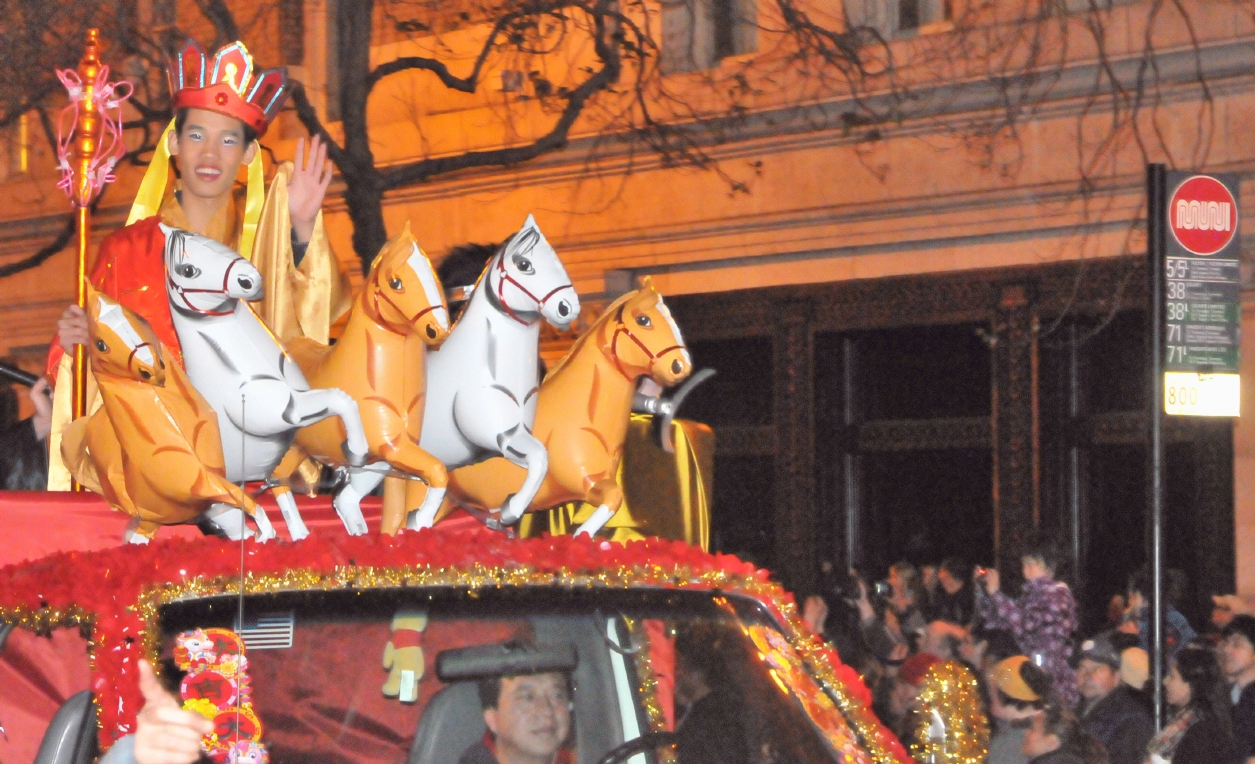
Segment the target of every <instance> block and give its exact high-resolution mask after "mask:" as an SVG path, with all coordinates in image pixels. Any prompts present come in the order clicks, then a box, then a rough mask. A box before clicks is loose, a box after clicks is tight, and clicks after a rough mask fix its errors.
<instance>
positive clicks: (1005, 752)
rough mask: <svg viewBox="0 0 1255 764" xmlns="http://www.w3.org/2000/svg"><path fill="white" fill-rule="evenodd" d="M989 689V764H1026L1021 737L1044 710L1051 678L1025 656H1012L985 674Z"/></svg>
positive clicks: (1026, 758) (999, 662) (1026, 757)
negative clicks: (990, 722) (1035, 717)
mask: <svg viewBox="0 0 1255 764" xmlns="http://www.w3.org/2000/svg"><path fill="white" fill-rule="evenodd" d="M986 682H987V684H988V686H989V688H990V693H989V694H990V698H989V715H990V716H991V717H992V721H993V736H992V737H991V738H990V739H989V758H988V759H987V760H986V761H987V762H988V764H1025V763H1026V762H1027V761H1028V756H1026V755H1024V750H1023V749H1024V735H1025V733H1026V732H1027V731H1028V728H1029V727H1030V726H1032V723H1033V717H1034V716H1037V715H1038V714H1040V713H1041V711H1042V709H1043V708H1045V707H1046V697H1047V696H1048V695H1049V694H1050V686H1051V680H1050V675H1049V674H1047V673H1046V672H1044V671H1042V670H1041V669H1039V668H1037V666H1036V665H1034V664H1033V662H1032V661H1031V660H1029V658H1028V656H1027V655H1012V656H1011V657H1009V658H1004V659H1002V660H1000V661H998V662H997V663H995V664H994V665H993V666H992V667H991V668H990V669H989V670H988V672H987V673H986Z"/></svg>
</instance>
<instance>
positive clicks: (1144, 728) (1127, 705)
mask: <svg viewBox="0 0 1255 764" xmlns="http://www.w3.org/2000/svg"><path fill="white" fill-rule="evenodd" d="M1076 679H1077V684H1078V685H1079V687H1080V691H1081V708H1080V714H1081V723H1082V724H1083V725H1084V726H1085V727H1086V729H1088V730H1089V732H1090V733H1091V734H1093V735H1094V737H1096V738H1098V739H1099V741H1101V742H1102V744H1103V747H1105V748H1106V749H1107V758H1108V760H1109V762H1110V764H1141V762H1142V760H1143V759H1144V758H1145V757H1146V744H1147V743H1149V742H1150V739H1151V737H1153V736H1154V734H1155V725H1154V722H1153V721H1152V720H1151V717H1150V713H1149V711H1148V710H1147V709H1146V708H1145V706H1143V705H1142V704H1141V703H1140V702H1139V701H1138V699H1137V697H1136V696H1135V695H1134V693H1133V689H1132V688H1131V687H1129V686H1128V685H1126V684H1124V683H1123V682H1122V681H1121V680H1120V651H1119V650H1117V649H1116V646H1115V645H1114V644H1113V643H1112V641H1111V638H1110V637H1109V636H1108V635H1106V634H1099V635H1098V636H1096V637H1094V638H1093V639H1087V640H1085V641H1084V642H1083V643H1081V650H1080V660H1079V661H1078V662H1077V667H1076Z"/></svg>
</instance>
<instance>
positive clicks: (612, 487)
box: [575, 464, 623, 536]
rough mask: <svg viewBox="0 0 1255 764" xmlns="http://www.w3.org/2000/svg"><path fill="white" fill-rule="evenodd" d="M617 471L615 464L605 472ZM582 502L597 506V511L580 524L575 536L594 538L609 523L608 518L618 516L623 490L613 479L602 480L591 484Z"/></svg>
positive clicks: (613, 472)
mask: <svg viewBox="0 0 1255 764" xmlns="http://www.w3.org/2000/svg"><path fill="white" fill-rule="evenodd" d="M618 471H619V470H618V465H617V464H613V465H611V469H610V470H607V472H608V473H609V474H611V475H614V474H616V473H617V472H618ZM584 500H585V501H586V502H588V503H589V504H595V505H597V509H596V510H594V511H593V516H592V517H590V518H588V519H587V520H585V521H584V522H582V523H580V527H579V528H576V529H575V535H576V536H578V535H580V534H581V533H583V534H586V535H588V536H596V535H597V531H599V530H601V529H602V528H603V527H605V525H606V523H608V522H610V518H612V517H614V516H615V515H616V514H618V512H619V507H621V506H623V489H622V488H621V487H619V484H618V483H617V482H615V480H614V478H602V479H601V480H598V481H597V482H596V483H593V487H592V490H590V491H589V492H588V496H587V498H585V499H584Z"/></svg>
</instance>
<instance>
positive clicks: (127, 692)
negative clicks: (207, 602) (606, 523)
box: [0, 529, 910, 762]
mask: <svg viewBox="0 0 1255 764" xmlns="http://www.w3.org/2000/svg"><path fill="white" fill-rule="evenodd" d="M244 554H245V566H246V571H247V572H248V574H249V575H251V576H264V575H279V574H284V573H287V572H290V571H296V570H302V571H310V572H312V573H316V574H322V575H329V574H334V573H335V572H336V571H338V570H346V569H348V570H354V569H361V568H392V569H396V568H412V567H421V568H428V569H432V570H436V569H450V570H466V571H471V570H478V571H480V572H484V571H510V570H518V569H520V568H523V567H526V568H530V569H532V570H533V571H536V572H537V573H541V574H556V575H559V576H561V575H589V574H592V575H596V574H599V573H603V572H606V571H612V570H626V571H632V570H637V569H646V568H647V569H650V570H652V571H654V573H655V575H654V576H653V577H652V578H653V580H652V581H651V584H653V585H660V586H666V587H674V588H699V589H709V588H711V586H710V585H709V584H707V583H703V582H702V581H701V580H699V577H700V576H703V575H705V574H719V573H722V574H727V575H729V576H735V577H741V578H742V579H743V580H747V581H750V582H756V583H758V584H761V586H756V587H755V588H756V589H758V591H756V592H743V593H745V594H748V595H749V596H753V597H755V598H756V599H758V600H760V601H762V602H764V604H766V605H767V606H768V607H769V608H770V610H771V611H772V612H773V614H774V615H775V616H776V617H777V618H778V619H780V620H781V622H789V621H790V620H792V621H796V619H797V614H796V607H795V605H794V602H793V597H792V595H790V594H789V593H788V592H786V591H784V590H783V589H782V588H780V587H779V586H778V585H777V584H774V583H770V582H769V579H768V573H767V571H764V570H758V569H756V568H755V567H754V566H753V565H752V564H750V563H747V562H742V561H741V560H739V559H737V558H736V557H733V556H730V555H722V554H708V553H706V552H703V551H702V550H701V549H699V548H697V547H693V546H690V545H688V544H685V543H683V542H678V541H666V540H662V539H649V540H645V541H633V542H629V543H627V544H619V543H613V542H608V541H599V540H595V539H590V538H587V537H581V538H576V537H572V536H546V537H543V538H539V539H525V540H512V539H508V538H506V537H505V536H503V535H502V534H500V533H495V532H492V531H489V530H486V529H474V530H465V531H463V530H459V531H454V532H441V531H439V530H436V531H425V532H419V533H402V534H400V535H398V536H395V537H389V536H344V535H340V534H328V535H323V536H320V535H312V536H310V537H308V538H306V539H304V540H302V541H301V542H299V543H281V542H273V541H272V542H270V543H267V544H256V543H253V542H247V543H246V544H245V547H244ZM239 573H240V544H239V542H230V541H224V540H220V539H215V538H205V539H199V540H196V541H185V540H181V539H171V540H168V541H161V542H155V543H151V544H148V545H147V546H125V547H119V548H116V549H109V550H104V551H98V552H67V553H61V554H55V555H50V556H49V557H46V558H44V559H43V560H39V561H37V562H34V563H24V564H21V565H11V566H8V567H4V568H0V620H10V621H16V622H19V623H20V624H21V625H24V626H27V627H33V628H44V629H47V628H51V627H54V626H60V625H72V624H74V623H79V624H90V625H91V629H92V639H93V647H94V653H93V656H92V658H93V660H92V687H91V689H92V692H93V693H94V694H95V696H96V698H97V699H98V703H97V705H98V709H99V719H100V740H101V746H102V748H108V746H110V745H112V743H113V742H114V741H116V740H117V739H118V738H120V737H122V736H123V735H126V734H128V733H130V732H133V731H134V728H135V717H136V714H137V713H138V711H139V709H140V707H141V706H142V704H143V700H142V697H141V695H140V692H139V685H138V673H137V668H136V666H137V661H138V660H139V658H141V657H143V654H144V653H143V650H144V636H145V630H146V628H147V627H148V624H146V623H145V622H144V620H143V617H142V615H141V607H140V604H141V599H142V598H143V597H144V595H145V594H146V593H147V592H151V591H153V590H154V589H155V588H157V587H160V586H164V585H170V584H174V585H179V584H182V583H185V582H190V581H193V580H197V579H199V580H203V581H210V580H213V579H217V578H223V577H236V576H238V575H239ZM658 573H662V574H663V575H662V576H658V575H657V574H658ZM728 588H729V587H725V589H728ZM736 588H737V587H731V589H733V590H735V589H736ZM764 592H765V593H766V595H767V596H763V595H764ZM786 611H787V612H786ZM810 648H811V651H812V652H813V653H815V654H816V655H818V656H820V658H819V659H820V660H823V661H825V662H827V663H828V664H829V666H830V667H831V669H832V670H833V671H834V672H835V673H836V675H837V677H838V679H839V680H840V681H841V682H842V683H843V684H844V688H843V689H844V691H845V692H846V693H848V694H849V695H850V696H852V697H853V698H855V699H856V700H857V701H858V702H860V703H861V704H862V705H863V706H864V707H865V708H867V709H870V706H871V702H872V696H871V692H870V691H869V690H868V689H867V687H866V686H865V685H864V684H863V682H862V680H861V679H860V677H859V676H858V673H857V672H856V671H854V670H853V669H852V668H850V667H849V666H846V665H844V664H842V663H841V660H840V658H839V657H838V656H837V654H836V651H834V650H832V649H830V648H827V647H826V646H823V647H821V646H820V645H819V644H817V643H812V644H811V645H810ZM875 737H876V738H877V742H878V743H879V745H880V746H881V747H882V748H883V749H885V750H887V751H889V752H890V753H891V755H893V756H894V757H895V758H897V759H898V760H899V761H903V762H909V761H910V759H909V757H908V756H907V754H906V751H905V749H903V747H902V745H901V743H900V742H899V741H898V740H897V738H896V736H894V735H893V734H892V733H891V732H889V731H888V730H886V729H885V728H884V727H882V726H880V725H879V724H877V725H876V731H875Z"/></svg>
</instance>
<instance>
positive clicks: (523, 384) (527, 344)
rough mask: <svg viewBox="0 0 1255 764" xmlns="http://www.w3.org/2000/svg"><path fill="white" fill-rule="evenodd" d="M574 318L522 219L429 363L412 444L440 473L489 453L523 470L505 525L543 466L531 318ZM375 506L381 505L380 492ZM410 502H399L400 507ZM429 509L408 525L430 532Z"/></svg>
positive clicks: (560, 277)
mask: <svg viewBox="0 0 1255 764" xmlns="http://www.w3.org/2000/svg"><path fill="white" fill-rule="evenodd" d="M579 313H580V301H579V297H578V296H577V295H576V294H575V287H573V286H572V285H571V279H570V277H568V276H567V273H566V269H565V268H563V267H562V262H561V261H560V260H558V255H557V253H556V252H554V251H553V247H551V246H549V242H547V241H546V240H545V237H544V235H543V234H542V233H541V232H540V229H539V228H538V227H537V226H536V221H535V220H534V219H533V218H532V216H531V215H528V216H527V221H526V222H525V223H524V224H523V227H522V228H521V229H520V230H519V231H518V232H517V233H516V234H514V235H513V236H511V237H510V238H509V239H507V240H506V242H505V243H504V244H502V245H501V247H500V248H499V249H498V250H497V253H496V254H495V255H494V256H493V257H492V259H491V260H489V261H488V265H487V267H486V268H485V269H484V272H483V274H481V275H480V277H479V282H478V283H477V284H476V285H475V289H474V292H473V293H472V296H471V299H470V302H469V304H468V305H467V306H466V312H465V313H463V314H462V316H461V318H460V319H459V320H458V322H457V324H455V325H454V327H453V330H452V331H451V332H449V338H448V339H447V340H445V342H444V344H443V345H441V347H440V349H439V350H437V351H434V352H433V353H431V354H430V356H429V357H428V369H427V407H426V413H425V415H424V422H423V432H422V439H421V440H420V442H419V445H421V446H422V447H423V448H424V449H426V450H427V451H429V452H430V453H431V454H432V455H433V456H435V457H436V458H437V459H439V460H440V461H441V462H443V463H444V465H445V466H446V467H448V468H449V469H455V468H457V467H463V466H466V465H468V464H475V463H476V462H481V461H483V460H484V459H487V458H490V457H492V456H503V457H505V458H506V459H508V460H510V461H511V462H512V463H514V464H516V465H518V466H519V467H522V468H524V469H526V470H527V477H526V478H525V479H524V480H523V483H522V485H520V486H519V488H518V492H517V493H515V494H514V495H513V496H510V497H508V498H506V499H505V500H504V502H503V504H502V505H501V516H500V522H501V523H502V524H504V525H512V524H514V523H515V522H517V521H518V519H519V518H520V517H522V516H523V512H525V511H526V510H527V507H528V505H529V504H531V502H532V498H533V497H534V496H535V495H536V491H537V490H539V489H540V484H541V481H542V480H544V478H545V472H546V471H547V470H548V469H549V458H548V454H547V453H546V452H545V446H544V444H543V443H541V442H540V441H539V440H537V439H536V438H535V437H533V435H532V432H531V427H532V422H533V421H534V420H535V418H536V393H537V389H538V388H537V383H538V382H539V380H540V377H539V364H540V355H539V345H540V322H541V320H542V319H543V320H546V321H548V322H549V323H550V324H553V325H554V326H556V327H558V328H559V329H566V328H567V327H569V326H570V325H571V322H572V321H574V320H575V319H576V318H577V317H578V316H579ZM410 486H413V484H412V483H411V484H410ZM384 504H385V506H387V505H389V504H390V501H389V497H388V496H387V494H386V493H385V498H384ZM416 504H417V501H412V500H410V498H409V497H407V500H406V502H405V506H406V508H407V509H408V508H409V507H413V506H415V505H416ZM438 509H439V507H431V506H430V504H427V503H424V505H423V512H416V513H413V514H412V515H411V516H410V522H409V527H411V528H427V527H430V526H431V525H432V523H434V522H435V519H436V512H437V511H438Z"/></svg>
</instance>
